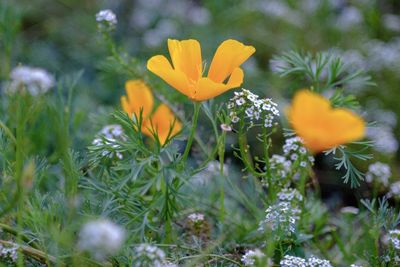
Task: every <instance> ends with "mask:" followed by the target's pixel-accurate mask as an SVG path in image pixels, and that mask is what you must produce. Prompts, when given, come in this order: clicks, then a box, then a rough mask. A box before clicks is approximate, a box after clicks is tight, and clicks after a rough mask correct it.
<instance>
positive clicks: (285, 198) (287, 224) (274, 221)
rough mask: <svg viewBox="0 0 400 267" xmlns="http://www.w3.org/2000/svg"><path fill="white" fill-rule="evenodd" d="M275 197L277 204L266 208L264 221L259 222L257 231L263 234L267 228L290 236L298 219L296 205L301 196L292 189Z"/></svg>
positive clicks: (298, 212)
mask: <svg viewBox="0 0 400 267" xmlns="http://www.w3.org/2000/svg"><path fill="white" fill-rule="evenodd" d="M277 196H278V202H277V203H276V204H274V205H272V206H270V207H268V208H267V210H266V211H265V213H266V216H265V219H264V220H262V221H261V222H260V226H259V228H258V230H259V231H262V232H263V231H264V230H265V228H264V227H265V226H267V227H269V228H270V229H272V230H273V231H282V232H283V233H284V234H285V235H291V234H292V233H294V232H295V231H296V222H297V220H299V219H300V217H299V216H300V214H301V210H300V209H299V208H298V203H299V202H300V201H302V200H303V196H302V195H301V194H300V192H299V191H297V190H296V189H292V188H284V189H282V190H281V191H280V192H279V193H278V194H277Z"/></svg>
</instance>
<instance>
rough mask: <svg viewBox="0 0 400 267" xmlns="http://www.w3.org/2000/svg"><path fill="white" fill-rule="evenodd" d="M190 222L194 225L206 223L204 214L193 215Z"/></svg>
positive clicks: (190, 216) (189, 217)
mask: <svg viewBox="0 0 400 267" xmlns="http://www.w3.org/2000/svg"><path fill="white" fill-rule="evenodd" d="M188 219H189V221H191V222H193V223H199V222H202V221H204V214H202V213H192V214H190V215H189V216H188Z"/></svg>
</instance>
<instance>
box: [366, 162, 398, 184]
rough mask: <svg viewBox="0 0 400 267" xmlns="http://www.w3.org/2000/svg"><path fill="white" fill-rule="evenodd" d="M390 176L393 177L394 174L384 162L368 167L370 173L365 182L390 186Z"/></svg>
mask: <svg viewBox="0 0 400 267" xmlns="http://www.w3.org/2000/svg"><path fill="white" fill-rule="evenodd" d="M390 176H392V172H391V170H390V166H389V165H387V164H385V163H382V162H375V163H373V164H371V165H369V166H368V172H367V173H366V174H365V181H367V182H368V183H372V182H373V181H377V182H379V183H381V184H383V185H384V186H388V185H389V178H390Z"/></svg>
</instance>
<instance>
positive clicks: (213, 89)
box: [192, 68, 243, 101]
mask: <svg viewBox="0 0 400 267" xmlns="http://www.w3.org/2000/svg"><path fill="white" fill-rule="evenodd" d="M242 80H243V71H242V70H241V69H240V68H237V71H235V73H234V75H233V74H232V76H231V79H229V81H228V83H227V84H224V83H216V82H214V81H212V80H211V79H209V78H201V79H200V80H199V81H198V83H197V85H196V93H195V96H194V98H192V99H193V100H195V101H204V100H208V99H211V98H214V97H216V96H219V95H220V94H223V93H224V92H226V91H228V90H229V89H232V88H236V87H238V86H240V84H241V81H242Z"/></svg>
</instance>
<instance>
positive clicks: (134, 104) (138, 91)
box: [121, 80, 154, 119]
mask: <svg viewBox="0 0 400 267" xmlns="http://www.w3.org/2000/svg"><path fill="white" fill-rule="evenodd" d="M125 90H126V94H127V95H128V98H127V101H126V98H125V100H122V99H121V101H123V102H122V107H123V109H124V110H125V111H126V112H127V113H128V114H129V115H130V116H132V113H135V115H136V116H139V114H140V110H141V109H143V113H142V116H143V119H145V118H147V117H148V116H149V114H150V113H151V111H152V109H153V105H154V99H153V94H152V93H151V90H150V88H149V87H148V86H147V85H146V84H145V83H144V82H143V81H142V80H130V81H127V82H126V83H125ZM127 105H129V109H128V108H127ZM124 106H125V107H124Z"/></svg>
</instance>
